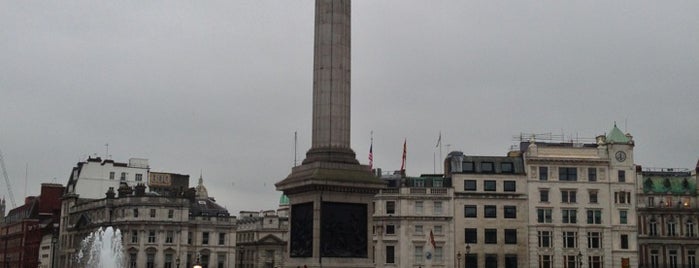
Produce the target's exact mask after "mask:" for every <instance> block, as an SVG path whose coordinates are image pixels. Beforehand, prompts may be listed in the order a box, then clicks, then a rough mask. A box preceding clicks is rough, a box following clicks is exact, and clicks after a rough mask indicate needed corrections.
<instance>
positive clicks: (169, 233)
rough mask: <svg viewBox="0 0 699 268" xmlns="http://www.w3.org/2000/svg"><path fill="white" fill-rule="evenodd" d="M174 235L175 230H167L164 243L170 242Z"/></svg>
mask: <svg viewBox="0 0 699 268" xmlns="http://www.w3.org/2000/svg"><path fill="white" fill-rule="evenodd" d="M174 237H175V232H173V231H167V232H166V233H165V243H166V244H172V240H173V238H174Z"/></svg>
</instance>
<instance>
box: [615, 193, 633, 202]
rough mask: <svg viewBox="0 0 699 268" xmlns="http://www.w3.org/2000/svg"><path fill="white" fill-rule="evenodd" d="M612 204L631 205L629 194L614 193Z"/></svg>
mask: <svg viewBox="0 0 699 268" xmlns="http://www.w3.org/2000/svg"><path fill="white" fill-rule="evenodd" d="M614 203H617V204H631V192H625V191H621V192H614Z"/></svg>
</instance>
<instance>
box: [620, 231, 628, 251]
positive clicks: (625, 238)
mask: <svg viewBox="0 0 699 268" xmlns="http://www.w3.org/2000/svg"><path fill="white" fill-rule="evenodd" d="M621 249H629V235H626V234H623V235H621Z"/></svg>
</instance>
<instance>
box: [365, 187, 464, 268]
mask: <svg viewBox="0 0 699 268" xmlns="http://www.w3.org/2000/svg"><path fill="white" fill-rule="evenodd" d="M381 178H382V180H384V181H385V182H386V183H387V185H388V187H387V188H385V189H382V190H381V191H380V192H379V194H377V195H376V197H375V198H374V203H373V207H374V208H373V210H374V214H373V219H374V224H373V225H374V228H373V240H374V252H373V254H374V261H375V267H421V266H424V267H429V266H432V267H453V266H454V264H455V262H456V261H455V260H454V255H453V254H452V252H454V250H455V249H454V231H453V230H454V221H453V211H454V209H453V205H452V195H453V190H452V188H451V184H450V181H449V180H445V179H444V178H442V176H441V175H440V176H430V175H423V176H421V177H404V176H402V175H400V174H396V175H386V176H382V177H381Z"/></svg>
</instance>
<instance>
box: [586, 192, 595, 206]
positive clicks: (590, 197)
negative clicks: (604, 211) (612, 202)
mask: <svg viewBox="0 0 699 268" xmlns="http://www.w3.org/2000/svg"><path fill="white" fill-rule="evenodd" d="M587 194H588V196H589V199H590V204H597V190H589V191H588V192H587Z"/></svg>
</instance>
